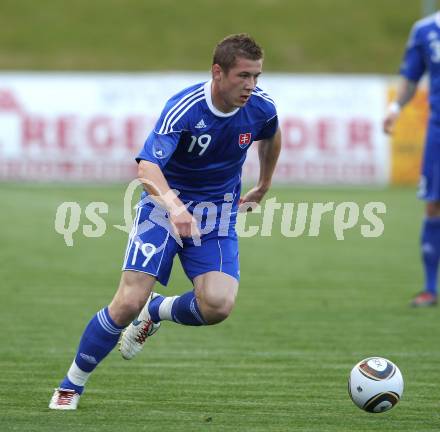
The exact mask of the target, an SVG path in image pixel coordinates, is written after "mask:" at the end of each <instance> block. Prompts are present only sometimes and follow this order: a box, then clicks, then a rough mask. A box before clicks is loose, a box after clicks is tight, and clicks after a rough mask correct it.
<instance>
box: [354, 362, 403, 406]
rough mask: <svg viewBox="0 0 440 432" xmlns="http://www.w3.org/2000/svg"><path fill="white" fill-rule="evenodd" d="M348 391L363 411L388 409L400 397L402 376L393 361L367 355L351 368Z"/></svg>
mask: <svg viewBox="0 0 440 432" xmlns="http://www.w3.org/2000/svg"><path fill="white" fill-rule="evenodd" d="M348 393H349V395H350V397H351V400H352V401H353V402H354V403H355V405H357V406H358V407H359V408H361V409H363V410H364V411H368V412H371V413H381V412H384V411H388V410H389V409H391V408H392V407H393V406H394V405H396V404H397V402H399V400H400V398H401V397H402V393H403V377H402V374H401V373H400V370H399V368H398V367H397V366H396V365H395V364H394V363H393V362H391V361H389V360H387V359H384V358H381V357H369V358H366V359H364V360H362V361H360V362H359V363H358V364H357V365H356V366H355V367H354V368H353V369H352V370H351V372H350V376H349V378H348Z"/></svg>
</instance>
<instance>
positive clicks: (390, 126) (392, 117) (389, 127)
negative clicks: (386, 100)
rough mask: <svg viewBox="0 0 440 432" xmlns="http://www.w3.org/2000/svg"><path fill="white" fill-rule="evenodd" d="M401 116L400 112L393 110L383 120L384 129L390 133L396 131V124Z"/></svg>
mask: <svg viewBox="0 0 440 432" xmlns="http://www.w3.org/2000/svg"><path fill="white" fill-rule="evenodd" d="M398 117H399V113H395V112H391V113H388V115H387V116H386V117H385V119H384V121H383V131H384V132H385V133H386V134H388V135H390V134H392V133H393V131H394V125H395V124H396V121H397V119H398Z"/></svg>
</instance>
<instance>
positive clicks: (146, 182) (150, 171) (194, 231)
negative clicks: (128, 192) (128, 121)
mask: <svg viewBox="0 0 440 432" xmlns="http://www.w3.org/2000/svg"><path fill="white" fill-rule="evenodd" d="M138 179H139V181H140V182H141V183H142V184H143V186H144V189H145V190H146V191H147V193H148V194H149V196H150V197H151V198H152V199H153V200H154V201H155V202H156V203H158V204H159V205H160V206H162V207H164V208H166V209H167V211H168V214H169V215H170V221H171V224H172V226H173V228H174V230H175V232H176V234H178V235H179V236H180V237H191V236H199V235H200V233H199V230H198V228H197V223H196V221H195V219H194V218H193V216H192V215H191V213H190V212H189V211H188V210H187V209H186V207H185V205H184V204H183V203H182V201H181V200H180V199H179V197H178V196H177V195H176V193H175V192H174V191H173V190H172V189H171V188H170V186H169V185H168V182H167V180H166V178H165V176H164V175H163V172H162V170H161V169H160V167H159V165H157V164H156V163H154V162H150V161H146V160H140V161H139V165H138Z"/></svg>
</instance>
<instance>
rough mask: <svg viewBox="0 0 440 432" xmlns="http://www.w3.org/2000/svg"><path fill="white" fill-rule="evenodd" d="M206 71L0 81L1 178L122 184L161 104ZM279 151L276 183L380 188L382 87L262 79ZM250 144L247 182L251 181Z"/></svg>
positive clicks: (333, 79)
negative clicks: (273, 111) (272, 107)
mask: <svg viewBox="0 0 440 432" xmlns="http://www.w3.org/2000/svg"><path fill="white" fill-rule="evenodd" d="M209 78H210V76H209V74H208V73H206V74H205V73H160V74H157V73H155V74H103V73H101V74H78V73H76V74H69V73H64V74H61V73H60V74H50V73H45V74H39V73H21V74H20V73H10V74H7V73H3V74H0V180H1V179H3V180H25V181H52V180H54V181H68V182H71V181H86V182H88V181H102V182H108V181H126V180H131V179H132V178H134V176H135V175H136V163H135V162H134V157H135V155H136V154H137V152H138V150H139V149H140V148H141V147H142V145H143V143H144V140H145V138H146V136H147V134H148V133H149V131H150V130H151V129H152V127H153V126H154V124H155V121H156V119H157V118H158V116H159V114H160V112H161V110H162V108H163V106H164V104H165V102H166V100H167V99H168V98H169V97H171V96H172V95H173V94H175V93H176V92H178V91H180V90H181V89H182V88H184V87H186V86H189V85H192V84H194V83H196V82H202V81H206V80H208V79H209ZM259 85H260V86H261V87H262V88H263V89H264V90H265V91H266V92H267V93H269V95H270V96H271V97H272V98H273V99H274V100H275V102H276V104H277V108H278V113H279V120H280V126H281V130H282V134H283V150H282V153H281V157H280V162H279V165H278V167H277V171H276V173H275V181H277V182H288V183H303V184H385V183H387V182H388V181H389V179H390V166H391V162H390V147H389V142H388V138H387V137H386V136H384V134H383V133H382V130H381V121H382V118H383V115H384V112H385V107H386V103H387V84H386V81H385V80H384V79H383V78H381V77H375V76H333V75H317V76H308V75H304V76H302V75H287V74H280V75H278V74H266V75H265V76H264V77H263V78H262V79H261V80H260V82H259ZM256 147H257V146H255V145H253V146H251V148H250V150H249V154H248V159H247V161H246V164H245V167H244V173H243V178H244V180H245V181H254V180H255V179H256V178H258V173H259V167H258V153H257V148H256Z"/></svg>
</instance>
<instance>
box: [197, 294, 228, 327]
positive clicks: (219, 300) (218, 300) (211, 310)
mask: <svg viewBox="0 0 440 432" xmlns="http://www.w3.org/2000/svg"><path fill="white" fill-rule="evenodd" d="M204 300H205V302H204V303H205V304H204V307H202V314H203V317H204V319H205V321H206V322H207V324H217V323H219V322H222V321H224V320H225V319H226V318H227V317H228V316H229V315H230V314H231V312H232V309H233V308H234V304H235V297H232V296H225V297H211V298H209V297H208V298H206V299H204Z"/></svg>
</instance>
